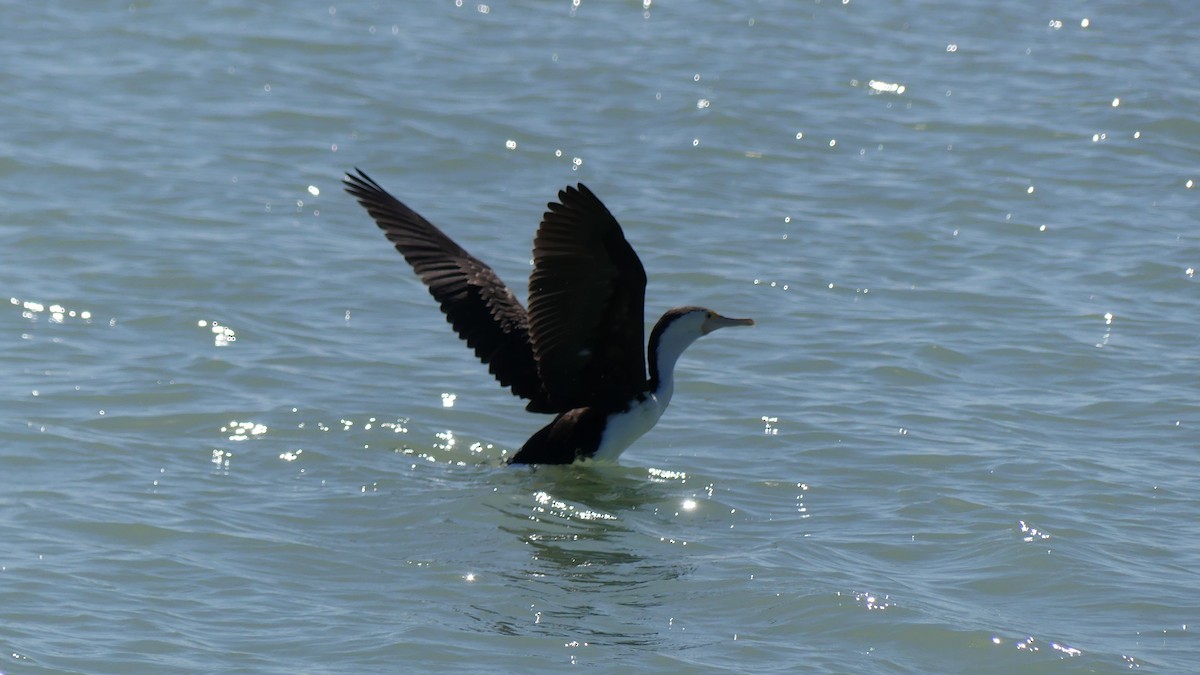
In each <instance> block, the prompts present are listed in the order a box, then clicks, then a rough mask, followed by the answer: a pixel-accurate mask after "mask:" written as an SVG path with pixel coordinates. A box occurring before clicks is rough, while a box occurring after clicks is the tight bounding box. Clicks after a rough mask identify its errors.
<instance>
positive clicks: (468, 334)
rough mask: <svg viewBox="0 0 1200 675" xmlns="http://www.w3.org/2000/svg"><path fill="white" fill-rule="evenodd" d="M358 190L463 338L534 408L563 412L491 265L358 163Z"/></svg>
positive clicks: (352, 179) (353, 180)
mask: <svg viewBox="0 0 1200 675" xmlns="http://www.w3.org/2000/svg"><path fill="white" fill-rule="evenodd" d="M344 182H345V188H346V192H348V193H350V194H351V195H353V196H354V198H355V199H357V200H358V203H359V204H362V206H363V208H365V209H366V210H367V213H368V214H370V216H371V218H372V219H374V220H375V223H376V224H377V225H378V226H379V228H380V229H381V230H383V232H384V234H386V235H387V238H388V240H389V241H391V242H392V243H393V244H394V245H395V246H396V250H398V251H400V253H401V254H402V255H403V256H404V259H405V260H407V261H408V264H409V265H411V266H412V268H413V270H414V271H415V272H416V273H417V275H418V276H420V277H421V281H423V282H424V283H425V285H426V286H427V287H428V288H429V293H430V295H432V296H433V297H434V299H435V300H437V301H438V303H439V304H440V305H441V308H442V312H444V313H445V315H446V320H447V321H449V322H450V324H451V325H452V326H454V330H455V332H457V333H458V335H459V337H461V338H462V339H463V340H465V341H466V342H467V346H469V347H471V348H472V349H474V350H475V355H476V356H478V357H479V359H480V360H481V361H483V362H484V363H485V364H488V370H489V371H490V372H491V373H492V375H494V376H495V377H496V379H497V380H498V381H499V382H500V384H501V385H503V386H505V387H510V388H511V389H512V392H513V394H515V395H517V396H520V397H521V398H525V399H529V404H528V405H527V406H526V409H527V410H529V411H531V412H562V410H560V409H559V408H558V407H557V406H553V405H551V403H550V402H549V400H548V398H547V395H546V392H545V390H544V388H543V387H542V383H541V380H540V379H539V376H538V370H537V365H536V362H535V361H534V353H533V347H532V344H531V342H530V339H529V319H528V315H527V314H526V312H525V308H524V307H523V306H521V302H520V301H519V300H517V298H516V296H514V295H513V292H512V291H511V290H510V289H509V288H508V287H507V286H505V285H504V282H502V281H501V280H500V277H498V276H497V275H496V273H495V272H494V271H492V268H490V267H488V266H487V265H486V264H484V263H483V262H481V261H480V260H479V259H478V258H476V257H474V256H472V255H471V254H470V253H467V251H466V250H465V249H463V248H462V247H461V246H459V245H458V244H457V243H455V242H454V240H452V239H450V237H448V236H446V235H445V234H444V233H443V232H442V231H441V230H439V229H438V228H437V227H436V226H434V225H433V223H430V222H429V221H428V220H425V219H424V218H422V217H421V216H420V215H419V214H418V213H417V212H416V211H413V210H412V209H410V208H408V207H407V206H405V205H404V203H403V202H401V201H400V200H398V199H396V198H395V197H393V196H392V195H390V194H388V192H387V191H386V190H384V189H383V188H382V187H380V186H379V184H378V183H376V182H375V181H374V180H372V179H371V177H370V176H368V175H367V174H365V173H363V171H362V170H358V175H353V174H347V175H346V177H345V179H344Z"/></svg>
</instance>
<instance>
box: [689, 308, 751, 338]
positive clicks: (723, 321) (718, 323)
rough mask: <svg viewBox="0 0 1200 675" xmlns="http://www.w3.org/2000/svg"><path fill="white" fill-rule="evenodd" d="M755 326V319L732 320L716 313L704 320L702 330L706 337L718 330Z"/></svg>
mask: <svg viewBox="0 0 1200 675" xmlns="http://www.w3.org/2000/svg"><path fill="white" fill-rule="evenodd" d="M753 325H754V319H731V318H729V317H727V316H721V315H720V314H717V313H715V312H714V313H713V315H712V316H710V317H708V318H707V319H705V320H704V325H703V326H702V327H701V330H702V331H703V332H704V334H705V335H708V334H709V333H711V332H713V331H714V330H716V329H718V328H725V327H728V326H753Z"/></svg>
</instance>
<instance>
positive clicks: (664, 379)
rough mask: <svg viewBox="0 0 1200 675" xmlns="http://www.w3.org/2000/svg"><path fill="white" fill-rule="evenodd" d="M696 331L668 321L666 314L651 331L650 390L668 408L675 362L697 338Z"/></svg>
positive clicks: (672, 388) (660, 404)
mask: <svg viewBox="0 0 1200 675" xmlns="http://www.w3.org/2000/svg"><path fill="white" fill-rule="evenodd" d="M698 337H700V336H699V335H698V334H696V333H695V331H689V330H685V329H684V328H683V327H682V326H681V325H680V324H679V323H678V322H668V321H667V317H666V316H664V317H663V318H662V319H659V320H658V323H657V324H656V325H655V326H654V330H652V331H650V344H649V345H647V347H648V351H649V358H648V361H649V366H650V392H651V393H652V394H654V396H655V398H657V399H658V401H659V406H660V407H661V408H666V407H667V404H668V403H669V402H670V401H671V394H673V393H674V392H675V362H676V361H678V360H679V355H680V354H682V353H683V351H684V350H685V349H687V348H688V347H689V346H690V345H691V344H692V343H693V342H695V341H696V338H698Z"/></svg>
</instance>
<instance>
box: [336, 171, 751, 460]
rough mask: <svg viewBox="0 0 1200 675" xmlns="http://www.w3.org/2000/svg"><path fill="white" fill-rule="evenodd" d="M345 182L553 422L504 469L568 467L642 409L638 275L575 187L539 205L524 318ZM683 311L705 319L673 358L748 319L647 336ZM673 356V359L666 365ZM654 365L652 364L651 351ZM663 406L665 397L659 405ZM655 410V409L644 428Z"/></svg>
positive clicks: (414, 223)
mask: <svg viewBox="0 0 1200 675" xmlns="http://www.w3.org/2000/svg"><path fill="white" fill-rule="evenodd" d="M345 187H346V191H347V192H348V193H350V194H351V195H352V196H354V197H355V198H356V199H357V200H358V202H359V203H360V204H361V205H362V206H363V207H364V208H366V210H367V213H368V214H370V216H371V218H373V219H374V220H375V222H376V224H378V225H379V227H380V229H382V230H383V232H384V234H385V235H386V236H387V238H388V240H389V241H391V242H392V243H393V244H394V245H395V247H396V249H397V250H398V251H399V252H400V253H401V254H402V255H403V256H404V259H405V260H407V261H408V263H409V264H410V265H411V266H412V268H413V270H415V271H416V273H417V275H418V276H420V278H421V280H422V281H423V282H424V283H425V285H426V286H427V287H428V288H429V292H430V294H431V295H433V297H434V299H436V300H437V301H438V303H439V304H440V305H441V308H442V311H443V312H444V313H445V315H446V318H447V320H448V321H449V322H450V323H451V325H453V327H454V330H455V331H456V332H457V333H458V335H459V336H460V337H461V338H462V339H463V340H465V341H466V342H467V345H468V346H469V347H471V348H472V349H474V350H475V354H476V355H477V356H478V357H479V359H480V360H481V361H483V363H485V364H487V365H488V369H489V371H490V372H491V373H492V375H494V376H495V377H496V379H497V380H498V381H499V382H500V384H501V385H503V386H505V387H508V388H510V389H511V390H512V392H513V394H514V395H516V396H519V397H521V398H524V399H527V400H528V401H529V403H528V404H527V405H526V410H529V411H531V412H539V413H554V414H556V415H557V416H556V417H555V419H554V421H553V422H551V423H550V424H549V425H547V426H546V427H545V428H543V429H542V430H541V431H539V432H538V433H537V434H535V435H534V436H533V437H531V438H530V439H529V441H528V442H527V443H526V444H525V445H524V446H523V447H522V449H521V451H520V452H518V453H517V454H516V455H515V456H514V457H513V459H512V460H511V461H512V462H516V463H569V462H572V461H574V460H575V459H577V458H578V457H586V456H591V455H592V454H594V453H595V452H596V451H597V448H598V447H600V445H601V443H602V442H603V440H604V438H605V436H604V434H605V429H606V426H605V425H606V424H607V422H608V420H609V419H610V418H611V417H612V416H614V415H619V414H622V413H624V412H627V411H629V410H630V408H631V406H632V405H634V404H635V403H642V402H645V401H646V400H647V395H648V394H652V393H653V391H652V389H651V386H650V385H651V384H652V383H653V384H654V387H655V388H657V387H658V386H659V381H660V380H661V379H662V378H660V377H659V376H658V373H657V372H655V373H652V376H651V378H650V379H647V376H646V353H645V346H644V345H645V342H644V337H645V328H644V325H643V322H644V317H643V313H644V304H645V292H646V272H645V269H644V268H643V267H642V263H641V261H640V260H639V259H638V256H637V253H635V252H634V250H633V248H632V247H631V246H630V245H629V242H627V241H626V240H625V235H624V233H623V232H622V230H621V226H620V225H619V224H618V223H617V221H616V219H615V218H613V216H612V214H611V213H609V211H608V209H607V208H606V207H605V206H604V204H603V203H601V202H600V200H599V199H598V198H596V196H595V195H594V194H592V192H591V191H590V190H588V189H587V187H585V186H584V185H583V184H582V183H580V184H578V185H577V186H575V187H570V186H568V187H566V188H564V189H563V190H561V191H559V193H558V201H557V202H551V203H550V204H548V205H547V209H548V210H547V211H546V213H545V214H544V215H543V217H542V223H541V226H540V227H539V228H538V231H537V235H536V237H535V238H534V244H533V261H534V266H533V272H532V273H531V275H530V278H529V309H528V311H527V310H526V309H525V307H524V306H522V305H521V302H520V301H519V300H517V298H516V296H515V295H514V294H513V292H512V291H511V290H510V289H509V288H508V287H507V286H506V285H505V284H504V283H503V282H502V281H501V280H500V278H499V277H498V276H497V275H496V273H495V272H494V271H493V270H492V269H491V268H490V267H488V266H487V265H486V264H485V263H483V262H482V261H480V260H479V259H478V258H476V257H474V256H472V255H471V254H470V253H468V252H467V251H466V250H465V249H463V248H462V247H461V246H459V245H458V244H457V243H455V242H454V241H453V240H452V239H450V238H449V237H448V236H446V235H445V234H444V233H443V232H442V231H441V230H439V229H438V228H437V227H436V226H434V225H433V224H432V223H430V222H429V221H428V220H426V219H424V218H422V217H421V216H420V215H419V214H417V213H416V212H415V211H413V210H412V209H410V208H409V207H408V206H406V205H405V204H404V203H403V202H401V201H400V200H398V199H396V198H395V197H393V196H392V195H390V194H388V192H387V191H386V190H384V189H383V188H382V187H380V186H379V184H378V183H376V182H375V181H374V180H372V179H371V178H370V177H369V176H368V175H367V174H366V173H364V172H363V171H361V170H358V172H357V175H355V174H348V175H347V176H346V177H345ZM692 311H695V312H707V317H708V319H709V320H710V321H709V322H708V323H705V324H704V325H705V326H706V327H705V328H704V329H702V330H701V329H700V328H698V327H697V328H696V329H695V331H697V332H696V333H695V335H694V336H689V337H687V338H686V340H684V341H683V343H682V346H680V347H678V350H679V351H682V349H683V348H684V347H686V346H687V344H690V342H691V341H692V340H694V339H695V337H699V336H700V335H702V334H704V333H706V332H708V331H709V330H713V329H715V328H719V327H721V326H724V325H739V324H748V323H752V322H750V321H749V320H748V319H726V318H725V317H721V316H720V315H717V314H715V313H714V312H711V311H709V310H704V309H701V308H679V309H677V310H671V311H670V312H668V313H667V314H666V315H664V317H663V319H662V320H661V321H660V322H659V325H658V326H656V327H655V331H654V332H655V333H656V334H658V335H661V333H662V331H663V330H664V329H665V328H666V327H667V324H668V323H670V321H671V320H673V318H676V317H677V316H678V315H680V314H681V313H687V312H692ZM673 313H674V314H673ZM714 322H715V323H714ZM697 326H699V324H697ZM654 342H655V344H657V340H654ZM677 356H678V353H677V352H676V353H675V354H673V355H672V356H671V357H670V364H671V367H673V366H674V360H675V358H676V357H677ZM651 364H652V365H654V364H657V359H656V356H655V355H653V354H652V355H651ZM669 399H670V391H667V392H666V393H665V396H664V397H663V399H662V402H661V408H665V407H666V403H667V401H668V400H669ZM655 405H656V406H657V405H658V404H655ZM658 415H661V409H659V408H655V414H654V417H653V420H651V421H649V425H648V426H646V427H645V428H647V429H648V428H649V426H652V425H653V423H654V421H656V420H657V419H658ZM639 428H640V427H639ZM642 432H644V429H643V430H642V431H639V432H638V433H636V435H634V436H633V437H634V438H636V436H638V435H640V434H641V433H642ZM630 442H632V439H631V440H630ZM625 445H627V443H625ZM623 447H624V446H623V445H622V447H621V448H617V449H616V450H615V452H619V451H620V450H621V449H623Z"/></svg>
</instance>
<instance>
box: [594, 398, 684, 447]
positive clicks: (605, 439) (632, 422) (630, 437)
mask: <svg viewBox="0 0 1200 675" xmlns="http://www.w3.org/2000/svg"><path fill="white" fill-rule="evenodd" d="M669 400H670V397H667V399H666V401H662V402H661V403H660V400H659V397H658V396H655V395H654V394H647V395H646V397H645V399H644V400H642V401H641V402H639V403H635V404H634V405H633V406H632V407H631V408H630V409H629V410H628V411H626V412H623V413H620V414H617V415H614V416H612V417H610V418H609V419H608V424H607V425H606V426H605V427H604V433H603V435H601V436H600V447H598V448H597V449H596V454H595V455H593V456H592V459H593V460H595V461H597V462H615V461H617V457H620V456H621V453H622V452H624V450H625V448H628V447H629V446H630V445H632V444H633V442H634V441H636V440H637V439H639V438H641V437H642V434H644V433H646V432H647V431H650V429H652V428H654V425H655V424H656V423H657V422H658V418H660V417H662V414H663V411H664V410H666V408H667V406H666V402H667V401H669Z"/></svg>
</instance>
